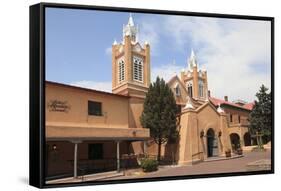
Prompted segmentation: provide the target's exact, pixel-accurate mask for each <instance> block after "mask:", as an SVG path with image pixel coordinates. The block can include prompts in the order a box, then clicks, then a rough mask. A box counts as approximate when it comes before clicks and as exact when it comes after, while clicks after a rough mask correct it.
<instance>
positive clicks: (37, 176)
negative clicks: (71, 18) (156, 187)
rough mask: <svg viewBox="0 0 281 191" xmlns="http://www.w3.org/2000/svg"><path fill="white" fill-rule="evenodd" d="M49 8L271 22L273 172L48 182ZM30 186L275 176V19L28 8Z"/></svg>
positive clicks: (123, 9)
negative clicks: (47, 43)
mask: <svg viewBox="0 0 281 191" xmlns="http://www.w3.org/2000/svg"><path fill="white" fill-rule="evenodd" d="M46 8H64V9H84V10H100V11H115V12H136V13H148V14H164V15H183V16H197V17H213V18H226V19H247V20H262V21H270V22H271V92H272V94H271V98H272V103H271V104H272V134H271V140H272V141H271V170H268V171H250V172H230V173H215V174H200V175H185V176H167V177H157V178H138V179H126V180H104V181H98V182H95V181H89V182H81V183H60V184H46V183H45V148H46V147H45V9H46ZM29 30H30V31H29V52H30V54H29V59H30V60H29V61H30V66H29V67H30V68H29V72H30V76H29V85H30V91H29V103H30V106H29V184H30V185H32V186H35V187H38V188H57V187H69V186H89V185H104V184H117V183H137V182H152V181H167V180H182V179H195V178H216V177H229V176H244V175H261V174H273V173H274V167H275V159H274V152H275V146H274V137H275V134H274V127H275V126H274V124H275V122H274V113H275V107H274V102H275V101H274V94H275V91H274V89H275V88H274V87H275V83H274V75H275V70H274V47H275V46H274V17H266V16H250V15H234V14H219V13H200V12H187V11H171V10H155V9H142V8H129V7H107V6H95V5H77V4H60V3H39V4H35V5H32V6H30V8H29Z"/></svg>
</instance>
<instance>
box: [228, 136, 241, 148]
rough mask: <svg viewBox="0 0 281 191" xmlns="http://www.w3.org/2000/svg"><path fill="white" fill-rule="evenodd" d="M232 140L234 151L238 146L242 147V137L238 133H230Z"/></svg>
mask: <svg viewBox="0 0 281 191" xmlns="http://www.w3.org/2000/svg"><path fill="white" fill-rule="evenodd" d="M230 141H231V146H232V150H233V151H236V150H237V149H238V148H240V137H239V135H238V134H237V133H231V134H230Z"/></svg>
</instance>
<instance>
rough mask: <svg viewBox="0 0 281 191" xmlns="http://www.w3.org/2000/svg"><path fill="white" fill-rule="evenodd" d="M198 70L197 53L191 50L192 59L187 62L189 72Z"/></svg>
mask: <svg viewBox="0 0 281 191" xmlns="http://www.w3.org/2000/svg"><path fill="white" fill-rule="evenodd" d="M196 66H197V68H198V63H197V59H196V56H195V53H194V51H193V49H191V54H190V57H189V59H188V61H187V68H188V70H190V71H192V70H193V68H194V67H196Z"/></svg>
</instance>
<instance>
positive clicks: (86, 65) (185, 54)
mask: <svg viewBox="0 0 281 191" xmlns="http://www.w3.org/2000/svg"><path fill="white" fill-rule="evenodd" d="M132 16H133V19H134V23H135V25H138V26H139V41H140V43H141V44H142V45H143V44H144V42H145V41H148V42H149V44H150V46H151V63H150V64H151V80H152V81H154V80H155V79H156V77H157V76H160V77H162V78H164V80H165V81H169V79H170V78H171V77H173V76H174V75H180V72H181V71H182V70H183V69H186V68H187V61H188V58H189V56H190V53H191V50H192V49H193V50H194V52H195V55H196V58H197V61H198V65H199V68H201V69H206V70H207V74H208V88H209V90H210V91H211V96H213V97H217V98H223V97H224V96H225V95H227V96H228V97H229V100H236V99H242V100H245V101H247V102H251V101H253V100H254V99H256V97H255V94H256V92H257V91H258V90H259V87H260V86H261V85H262V84H264V85H265V86H266V87H268V88H270V85H271V75H270V73H271V26H270V22H269V21H257V20H245V19H244V20H242V19H225V18H208V17H192V16H171V15H158V14H144V13H133V14H132ZM128 18H129V13H127V12H111V11H95V10H79V9H62V8H47V10H46V33H45V34H46V80H48V81H54V82H59V83H65V84H71V85H76V86H81V87H87V88H91V89H97V90H102V91H108V92H111V80H112V78H111V75H112V73H111V46H112V43H113V42H114V40H116V41H117V42H121V41H122V28H123V24H127V22H128Z"/></svg>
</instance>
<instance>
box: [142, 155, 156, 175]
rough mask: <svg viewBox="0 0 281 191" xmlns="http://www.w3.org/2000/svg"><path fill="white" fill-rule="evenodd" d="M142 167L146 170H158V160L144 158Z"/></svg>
mask: <svg viewBox="0 0 281 191" xmlns="http://www.w3.org/2000/svg"><path fill="white" fill-rule="evenodd" d="M141 168H142V169H143V171H144V172H152V171H156V170H158V162H157V160H154V159H148V158H144V159H142V160H141Z"/></svg>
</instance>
